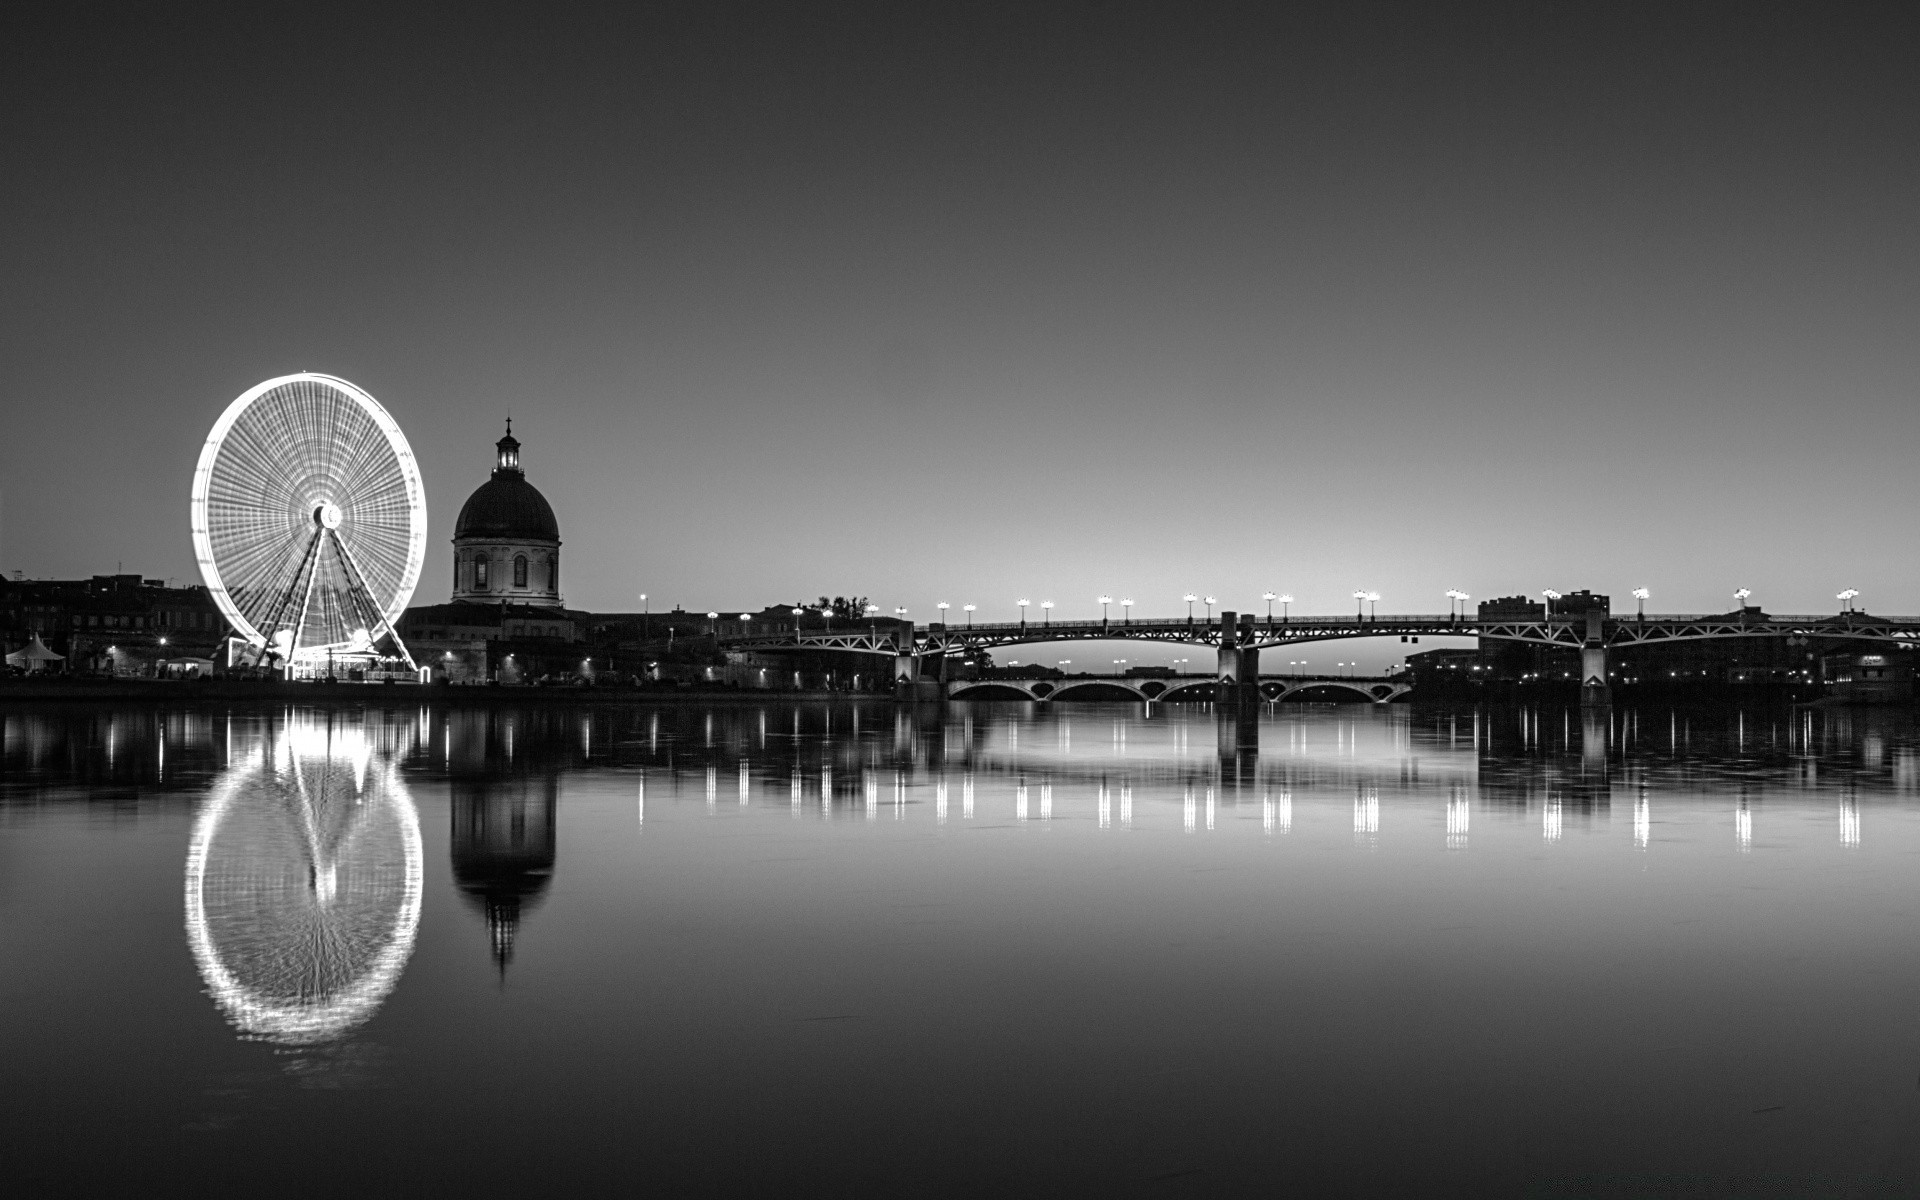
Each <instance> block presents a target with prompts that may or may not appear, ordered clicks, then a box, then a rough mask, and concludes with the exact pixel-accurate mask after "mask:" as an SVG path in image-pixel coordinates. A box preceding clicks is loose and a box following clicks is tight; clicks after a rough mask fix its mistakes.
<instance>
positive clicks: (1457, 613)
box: [640, 587, 1860, 629]
mask: <svg viewBox="0 0 1920 1200" xmlns="http://www.w3.org/2000/svg"><path fill="white" fill-rule="evenodd" d="M1652 595H1653V593H1652V592H1651V591H1649V590H1648V589H1646V588H1643V587H1637V588H1634V589H1633V599H1634V603H1635V605H1636V611H1637V613H1638V615H1639V616H1640V617H1642V618H1644V617H1645V616H1646V615H1647V600H1648V599H1649V598H1650V597H1652ZM1751 595H1753V589H1752V588H1739V589H1736V590H1735V591H1734V593H1733V600H1734V607H1735V608H1745V607H1746V603H1747V597H1749V596H1751ZM1859 595H1860V589H1859V588H1846V589H1844V590H1843V591H1840V592H1838V593H1836V594H1835V596H1834V599H1836V600H1838V601H1840V605H1841V609H1840V610H1841V611H1842V612H1853V611H1855V609H1854V604H1853V602H1854V600H1855V599H1856V598H1857V597H1858V596H1859ZM1446 596H1447V616H1448V617H1449V618H1458V617H1464V616H1465V615H1466V611H1467V601H1469V600H1471V599H1473V597H1472V596H1470V595H1468V594H1467V593H1466V592H1463V591H1460V590H1459V589H1458V588H1448V589H1447V592H1446ZM1540 596H1541V598H1542V599H1543V600H1545V601H1546V606H1547V611H1548V612H1549V613H1551V612H1552V611H1553V602H1554V601H1555V600H1558V599H1560V597H1561V593H1559V592H1556V591H1554V590H1553V589H1552V588H1543V589H1541V591H1540ZM1260 598H1261V599H1262V600H1265V601H1266V602H1267V622H1268V623H1269V624H1271V623H1272V622H1273V606H1274V605H1275V604H1276V603H1278V604H1279V605H1280V619H1281V620H1282V621H1286V620H1290V619H1291V616H1290V610H1291V607H1292V605H1293V597H1292V596H1287V595H1279V594H1276V593H1274V592H1263V593H1261V596H1260ZM1098 599H1099V603H1100V622H1101V624H1103V625H1104V624H1105V623H1106V622H1107V619H1108V614H1109V608H1110V606H1111V605H1112V604H1114V603H1115V601H1114V598H1113V597H1112V596H1101V597H1099V598H1098ZM1181 599H1183V600H1185V601H1186V602H1187V621H1188V622H1189V623H1191V622H1192V621H1193V606H1194V605H1195V604H1205V605H1206V606H1207V623H1208V624H1212V623H1213V606H1214V605H1215V604H1218V603H1219V599H1218V598H1217V597H1214V596H1205V597H1202V596H1196V595H1194V594H1193V593H1192V592H1188V593H1187V594H1186V595H1185V596H1182V597H1181ZM1353 599H1354V602H1355V604H1356V606H1357V615H1358V616H1360V617H1363V618H1365V619H1366V620H1372V619H1374V616H1375V614H1376V612H1377V609H1376V606H1377V605H1378V604H1379V603H1380V593H1379V592H1369V591H1356V592H1354V593H1353ZM640 603H641V606H642V611H643V612H644V613H645V614H646V615H647V616H649V617H650V616H651V615H652V608H651V606H650V605H649V604H648V601H647V593H645V592H641V593H640ZM1014 603H1015V604H1017V605H1018V606H1019V608H1020V624H1022V625H1025V624H1026V623H1027V608H1028V607H1029V606H1030V605H1031V604H1032V603H1033V602H1032V601H1031V600H1028V599H1027V598H1025V597H1024V596H1023V597H1021V598H1020V599H1019V600H1016V601H1014ZM1118 603H1119V604H1120V607H1121V608H1122V609H1123V610H1124V611H1125V613H1126V616H1125V623H1126V624H1129V625H1131V624H1133V600H1132V598H1131V597H1127V598H1123V599H1121V600H1120V601H1119V602H1118ZM934 607H935V608H937V609H939V610H940V623H941V624H943V625H944V624H946V621H947V610H948V609H951V608H952V607H953V605H951V604H948V603H947V602H946V601H945V600H942V601H940V602H939V603H938V604H936V605H934ZM978 607H979V606H978V605H975V604H963V605H961V606H960V608H961V611H963V612H965V613H966V614H967V628H969V629H971V628H973V614H974V611H975V609H977V608H978ZM806 611H807V610H806V609H804V608H796V609H794V610H793V616H794V627H795V628H796V629H798V628H799V619H800V618H801V617H802V616H803V615H805V613H806ZM1040 611H1041V620H1042V623H1043V624H1047V625H1051V624H1053V601H1051V600H1042V601H1041V602H1040ZM879 612H880V606H879V605H878V604H869V605H867V607H866V610H865V613H864V615H865V616H866V617H868V618H869V619H871V618H873V617H875V616H878V615H879ZM820 615H821V616H823V617H825V618H826V620H827V622H828V626H829V628H831V626H832V622H833V610H832V609H830V608H823V609H821V610H820ZM893 615H894V616H896V617H898V618H900V619H902V620H905V619H906V615H907V610H906V608H904V607H897V608H895V609H894V610H893ZM707 616H708V618H709V619H712V620H718V619H719V617H720V614H719V613H717V612H710V613H708V614H707ZM740 619H741V620H742V621H750V620H752V619H753V614H752V613H741V614H740Z"/></svg>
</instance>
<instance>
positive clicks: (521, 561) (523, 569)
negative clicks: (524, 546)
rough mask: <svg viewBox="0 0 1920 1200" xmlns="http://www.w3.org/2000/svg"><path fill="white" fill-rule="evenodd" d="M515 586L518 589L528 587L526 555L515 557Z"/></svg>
mask: <svg viewBox="0 0 1920 1200" xmlns="http://www.w3.org/2000/svg"><path fill="white" fill-rule="evenodd" d="M513 586H514V587H517V588H523V587H526V586H527V556H526V555H524V554H516V555H514V556H513Z"/></svg>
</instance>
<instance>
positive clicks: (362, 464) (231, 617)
mask: <svg viewBox="0 0 1920 1200" xmlns="http://www.w3.org/2000/svg"><path fill="white" fill-rule="evenodd" d="M192 521H193V549H194V554H195V556H196V557H197V558H198V559H199V562H200V574H201V577H202V578H203V579H204V580H205V581H206V584H207V589H208V590H209V591H210V592H211V593H212V594H213V599H214V603H216V604H218V605H219V606H220V611H221V612H222V613H223V614H224V615H225V616H226V618H227V620H228V622H229V623H231V624H232V626H233V628H234V629H235V630H236V631H237V632H238V633H239V634H240V636H241V637H243V638H245V639H246V640H247V642H248V643H249V644H251V645H252V646H253V647H254V662H255V663H259V662H262V661H264V660H266V659H268V658H272V659H274V660H276V661H277V663H278V664H279V665H283V666H291V665H294V664H300V663H305V664H312V663H314V662H316V661H319V660H323V659H331V658H334V657H336V656H345V657H355V656H358V657H363V658H367V659H372V658H377V657H382V656H381V655H380V654H379V652H378V651H377V649H376V647H377V646H378V644H379V643H380V641H381V640H382V638H385V639H387V640H389V641H390V643H391V645H392V647H393V648H394V650H395V651H397V657H398V658H399V659H402V660H404V661H405V662H406V664H407V665H408V666H409V667H411V666H413V658H412V656H411V655H410V654H408V653H407V649H406V646H405V645H404V644H402V642H401V641H400V635H399V631H398V630H397V629H396V628H395V622H396V621H398V620H399V618H400V614H401V613H402V612H404V611H405V610H406V607H407V601H408V600H409V599H411V598H412V596H413V588H414V585H415V584H416V583H418V582H419V579H420V566H421V563H422V562H423V561H424V559H425V556H426V545H427V505H426V491H425V489H424V488H423V487H422V486H421V482H420V468H419V466H418V465H417V464H416V463H415V462H414V458H413V450H412V449H411V448H410V447H409V446H408V445H407V439H406V435H404V434H402V433H401V432H400V426H398V425H397V424H395V423H394V420H393V418H392V417H391V416H389V415H388V414H387V410H386V409H384V408H382V407H380V404H379V402H378V401H376V400H375V399H374V398H373V397H372V396H369V395H368V394H367V393H366V392H364V391H361V390H360V389H359V388H357V387H355V386H354V385H353V384H351V383H348V382H347V381H346V380H344V379H336V378H334V377H333V376H331V375H315V374H311V373H307V372H302V373H301V374H298V375H283V376H281V377H280V378H278V379H269V380H267V381H266V382H265V383H262V384H259V385H257V386H255V387H253V388H250V389H248V390H247V391H246V392H245V393H244V394H242V395H241V396H240V398H239V399H237V400H235V401H234V402H233V403H232V404H230V405H228V406H227V410H226V411H225V412H224V413H221V414H220V419H219V420H218V421H216V422H214V425H213V431H212V432H211V433H209V434H208V435H207V444H206V446H205V447H204V448H202V450H201V451H200V463H199V465H198V466H197V467H196V468H195V469H194V473H193V504H192Z"/></svg>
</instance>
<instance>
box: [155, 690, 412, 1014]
mask: <svg viewBox="0 0 1920 1200" xmlns="http://www.w3.org/2000/svg"><path fill="white" fill-rule="evenodd" d="M382 732H383V731H380V730H373V731H369V730H368V729H367V728H365V727H363V726H359V725H356V724H352V723H349V722H347V721H344V720H341V719H339V718H330V717H328V716H326V715H321V714H309V715H304V716H300V715H296V716H292V717H290V718H289V719H288V720H287V721H285V722H284V723H281V724H277V725H275V726H273V727H272V728H269V729H266V730H262V731H260V732H258V733H257V734H256V735H255V738H254V741H253V744H251V745H243V744H241V741H240V738H239V737H238V736H236V738H235V746H234V755H233V761H232V765H231V766H230V767H229V768H228V769H227V770H226V771H225V772H224V773H223V774H222V775H221V776H220V778H219V779H218V781H217V782H216V783H215V785H214V787H213V789H212V791H211V792H210V793H209V794H208V796H207V799H206V801H205V802H204V804H203V806H202V808H201V811H200V815H199V818H198V820H197V821H196V823H195V826H194V831H193V839H192V844H191V847H190V849H189V851H188V854H187V869H186V914H187V940H188V943H189V944H190V946H191V947H192V949H193V956H194V961H195V963H196V965H197V966H198V967H199V969H200V975H201V978H202V979H203V980H204V981H205V982H206V985H207V990H208V992H209V994H211V995H212V996H213V998H214V1001H215V1003H216V1004H218V1005H219V1007H220V1010H221V1012H222V1013H223V1015H225V1017H226V1018H227V1020H228V1021H229V1022H231V1023H232V1025H233V1026H234V1028H235V1029H237V1030H238V1031H239V1032H240V1033H241V1034H242V1036H245V1037H249V1038H259V1039H262V1040H266V1041H272V1042H277V1043H280V1044H282V1045H289V1046H305V1045H313V1044H316V1043H320V1042H325V1041H329V1040H332V1039H334V1038H338V1037H340V1036H341V1035H343V1034H345V1033H347V1032H348V1031H350V1030H352V1029H353V1028H355V1027H356V1026H358V1025H360V1024H362V1023H363V1022H365V1021H366V1020H367V1019H368V1018H370V1017H371V1016H372V1015H373V1014H374V1012H375V1010H376V1009H378V1008H379V1006H380V1004H381V1002H382V1001H383V1000H384V999H385V998H386V996H387V993H389V992H390V991H392V990H393V986H394V984H395V983H396V982H397V981H398V979H399V977H400V972H401V970H402V969H403V968H404V967H405V966H406V963H407V959H408V957H409V956H410V955H411V954H412V952H413V942H414V936H415V933H416V931H417V929H418V927H419V923H420V893H421V877H422V870H421V848H420V820H419V814H418V812H417V811H416V809H415V808H414V804H413V799H412V797H411V796H409V795H408V793H407V789H406V786H405V784H404V783H403V782H402V781H401V778H400V772H399V753H398V751H399V750H400V747H397V746H393V745H390V744H386V743H387V742H389V741H390V740H391V739H388V738H383V737H382V736H380V735H381V733H382Z"/></svg>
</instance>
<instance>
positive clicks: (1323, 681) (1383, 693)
mask: <svg viewBox="0 0 1920 1200" xmlns="http://www.w3.org/2000/svg"><path fill="white" fill-rule="evenodd" d="M944 686H945V690H946V695H947V696H948V698H949V699H953V700H1012V699H1026V700H1037V701H1051V700H1073V699H1078V698H1080V696H1088V693H1098V694H1106V695H1110V694H1111V693H1112V692H1114V691H1116V690H1117V691H1123V692H1128V693H1131V694H1132V695H1133V697H1134V698H1135V699H1137V700H1149V701H1150V700H1188V699H1193V700H1198V699H1202V698H1203V696H1210V695H1211V694H1212V693H1213V692H1214V691H1215V690H1217V689H1218V687H1219V686H1220V682H1219V680H1218V679H1217V678H1216V677H1215V676H1213V675H1211V674H1201V673H1197V672H1196V673H1191V674H1185V675H1175V676H1172V677H1171V678H1168V677H1164V676H1161V677H1155V676H1146V677H1141V676H1136V675H1068V676H1064V677H1062V678H1059V679H1042V678H1035V679H954V680H949V681H947V683H946V684H945V685H944ZM1254 686H1255V687H1256V688H1257V689H1258V691H1259V693H1260V698H1261V699H1263V700H1285V699H1287V698H1288V697H1289V696H1293V695H1295V694H1297V693H1299V692H1308V691H1317V690H1323V689H1333V690H1337V691H1344V692H1353V693H1356V694H1357V696H1358V698H1359V699H1362V700H1371V701H1373V702H1374V703H1375V704H1386V703H1388V702H1389V701H1391V700H1393V699H1395V698H1396V697H1399V696H1404V695H1405V694H1406V693H1408V692H1410V691H1412V690H1413V685H1412V684H1410V683H1408V682H1407V681H1406V679H1404V678H1395V677H1392V676H1387V675H1262V676H1261V677H1260V678H1259V680H1258V681H1257V682H1256V683H1255V684H1254ZM1076 692H1077V693H1080V696H1076V695H1075V693H1076ZM1088 698H1092V697H1091V696H1088Z"/></svg>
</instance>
